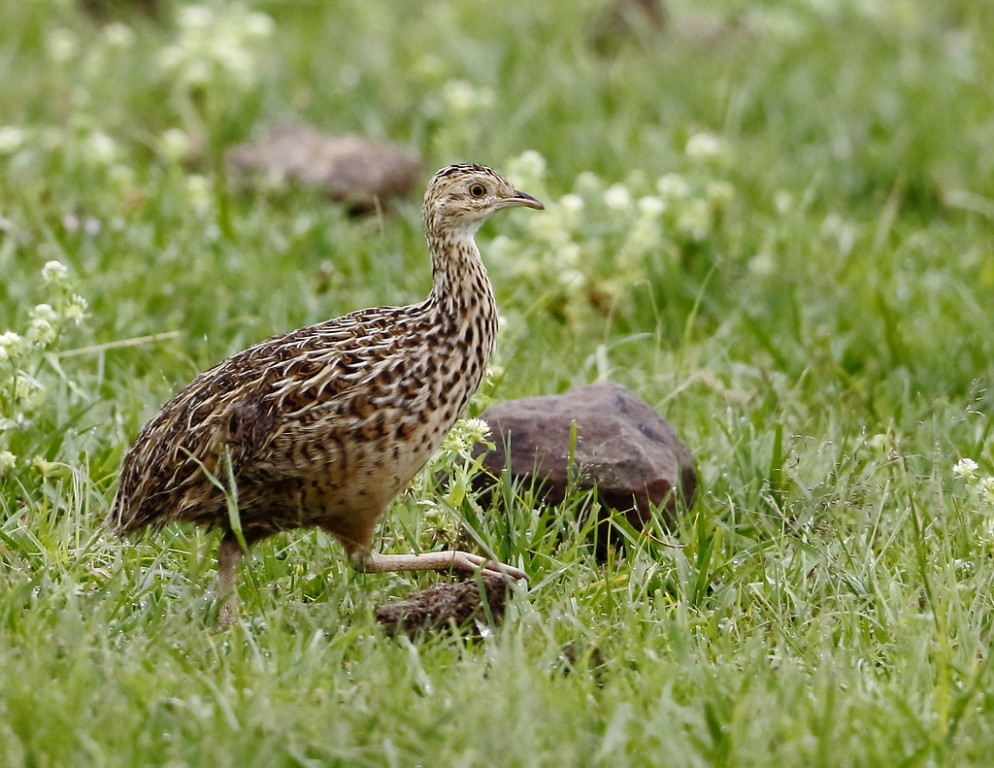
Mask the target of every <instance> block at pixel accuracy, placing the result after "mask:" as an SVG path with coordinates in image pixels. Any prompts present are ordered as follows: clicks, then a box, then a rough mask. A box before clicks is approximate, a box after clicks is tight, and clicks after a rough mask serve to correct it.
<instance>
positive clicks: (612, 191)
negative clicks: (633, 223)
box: [604, 183, 632, 211]
mask: <svg viewBox="0 0 994 768" xmlns="http://www.w3.org/2000/svg"><path fill="white" fill-rule="evenodd" d="M604 205H606V206H607V207H608V208H610V209H611V210H612V211H627V210H628V209H629V208H630V207H631V205H632V193H631V192H629V191H628V187H626V186H625V185H624V184H620V183H619V184H612V185H611V186H610V187H608V188H607V189H606V190H604Z"/></svg>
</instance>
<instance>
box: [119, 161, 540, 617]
mask: <svg viewBox="0 0 994 768" xmlns="http://www.w3.org/2000/svg"><path fill="white" fill-rule="evenodd" d="M512 207H524V208H532V209H535V210H543V209H544V206H543V204H542V203H541V202H540V201H539V200H537V199H536V198H534V197H532V196H531V195H529V194H527V193H525V192H522V191H520V190H518V189H516V188H515V187H514V186H513V185H512V184H511V183H510V182H509V181H508V180H507V179H505V178H504V177H503V176H501V175H500V174H499V173H498V172H497V171H495V170H493V169H492V168H489V167H487V166H484V165H477V164H457V165H450V166H447V167H445V168H442V169H441V170H439V171H438V172H437V173H435V174H434V176H433V177H432V178H431V181H430V182H429V184H428V187H427V191H426V192H425V196H424V204H423V207H422V213H423V219H424V233H425V241H426V244H427V248H428V252H429V255H430V257H431V271H432V287H431V290H430V292H429V293H428V296H427V298H425V299H424V300H423V301H421V302H419V303H416V304H411V305H408V306H383V307H376V308H370V309H360V310H357V311H354V312H351V313H349V314H346V315H342V316H340V317H335V318H332V319H330V320H326V321H324V322H319V323H316V324H314V325H308V326H305V327H303V328H299V329H297V330H292V331H289V332H286V333H282V334H279V335H276V336H272V337H271V338H269V339H266V340H265V341H261V342H259V343H257V344H255V345H254V346H251V347H248V348H247V349H245V350H243V351H241V352H238V353H236V354H234V355H233V356H231V357H228V358H227V359H225V360H223V361H222V362H220V363H218V364H217V365H215V366H214V367H213V368H210V369H208V370H206V371H204V372H203V373H201V374H200V375H198V376H197V377H196V378H194V379H193V381H191V382H190V383H189V384H187V385H186V386H185V387H183V388H182V389H181V390H180V391H179V392H178V393H177V394H176V395H175V396H174V397H173V398H172V399H171V400H169V401H168V402H167V403H166V404H165V405H164V406H162V408H161V409H159V411H158V412H156V413H155V414H154V415H153V416H152V418H151V419H149V421H148V422H147V423H146V425H145V426H144V428H143V429H142V430H141V431H140V433H139V434H138V436H137V437H136V438H135V440H134V442H133V443H132V445H131V447H130V448H129V450H128V451H127V453H126V454H125V457H124V459H123V461H122V464H121V470H120V473H119V477H118V488H117V491H116V493H115V496H114V499H113V501H112V503H111V507H110V511H109V513H108V523H109V525H110V526H111V528H112V529H113V530H114V531H115V532H116V533H117V534H118V535H120V536H123V537H126V536H128V535H133V534H137V533H141V532H145V531H151V532H155V531H157V530H159V529H161V528H162V527H163V526H165V525H167V524H169V523H172V522H175V521H179V522H187V523H193V524H197V525H201V526H204V527H207V528H209V529H219V530H220V532H221V536H220V543H219V545H218V550H217V560H218V575H217V600H218V604H219V606H220V607H219V609H218V624H219V625H220V626H221V627H222V628H223V627H226V626H229V625H230V624H231V623H232V622H234V621H236V620H237V616H238V597H237V591H236V578H237V571H238V568H239V564H240V562H241V560H242V559H243V556H244V554H245V553H246V552H247V551H248V549H249V548H250V547H251V546H252V545H253V544H255V543H257V542H258V541H260V540H262V539H264V538H266V537H268V536H271V535H273V534H276V533H278V532H281V531H287V530H293V529H297V528H308V527H312V528H313V527H316V528H319V529H321V530H323V531H325V532H327V533H328V534H330V535H331V536H332V537H334V538H335V539H336V540H337V541H339V542H340V543H341V545H342V546H343V547H344V549H345V553H346V555H347V557H348V562H349V564H350V565H351V567H352V568H353V569H354V570H356V571H359V572H366V573H377V572H386V571H419V570H428V571H439V572H459V573H475V572H477V571H483V572H485V573H499V574H502V575H503V576H504V577H505V578H508V579H512V580H518V579H527V574H526V573H525V572H524V571H522V570H521V569H519V568H516V567H514V566H512V565H507V564H504V563H499V562H495V561H493V560H489V559H487V558H485V557H482V556H480V555H477V554H473V553H469V552H464V551H458V550H449V551H442V552H421V553H411V554H381V553H379V552H375V551H374V550H373V537H374V531H375V526H376V524H377V522H378V521H379V520H380V519H381V518H382V517H383V516H384V515H385V513H386V512H387V508H388V506H389V504H390V502H391V501H392V500H393V499H394V498H395V497H396V496H397V495H398V494H399V493H400V492H401V491H402V490H403V489H404V488H405V487H406V486H407V485H408V483H409V482H410V481H411V480H412V479H413V477H414V476H415V475H416V474H417V472H418V471H419V470H420V469H421V468H422V467H423V466H424V464H425V463H426V462H427V460H428V459H429V458H430V457H431V456H432V454H433V453H434V452H435V451H436V449H437V448H438V447H439V445H440V443H441V442H442V439H443V438H444V437H445V435H446V434H447V433H448V432H449V430H450V429H451V428H452V426H453V424H454V423H455V421H456V420H457V419H458V418H459V417H460V415H461V414H462V413H463V411H464V410H465V409H466V406H467V404H468V403H469V401H470V398H471V397H472V396H473V394H474V393H475V391H476V389H477V387H478V386H479V384H480V381H481V379H482V378H483V375H484V372H485V370H486V367H487V364H488V362H489V360H490V357H491V355H492V354H493V351H494V344H495V337H496V333H497V321H498V315H497V305H496V302H495V298H494V292H493V287H492V285H491V283H490V279H489V277H488V275H487V270H486V267H485V266H484V263H483V260H482V258H481V256H480V251H479V249H478V247H477V245H476V241H475V235H476V233H477V231H478V230H479V228H480V226H481V225H482V224H483V223H484V222H485V221H486V220H487V219H488V218H489V217H490V215H491V214H493V213H495V212H497V211H499V210H501V209H504V208H512Z"/></svg>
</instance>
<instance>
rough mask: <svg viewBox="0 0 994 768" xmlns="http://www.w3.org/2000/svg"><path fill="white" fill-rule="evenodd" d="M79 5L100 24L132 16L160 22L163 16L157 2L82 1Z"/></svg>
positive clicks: (141, 0)
mask: <svg viewBox="0 0 994 768" xmlns="http://www.w3.org/2000/svg"><path fill="white" fill-rule="evenodd" d="M80 4H81V5H82V7H83V10H85V11H86V12H87V13H88V14H89V15H90V16H91V17H92V18H93V19H94V20H96V21H98V22H101V23H102V22H106V21H110V20H111V19H117V18H121V17H125V16H132V15H143V16H148V17H149V18H152V19H156V20H161V19H162V16H163V14H162V4H161V3H160V2H159V0H82V2H81V3H80Z"/></svg>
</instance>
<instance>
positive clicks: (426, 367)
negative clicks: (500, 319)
mask: <svg viewBox="0 0 994 768" xmlns="http://www.w3.org/2000/svg"><path fill="white" fill-rule="evenodd" d="M482 298H484V299H487V298H488V297H482ZM483 304H484V306H483V307H482V314H480V313H479V312H478V313H477V314H480V316H479V317H477V318H476V319H472V321H471V322H466V321H465V319H463V321H462V322H460V321H459V320H453V319H452V318H447V317H446V316H445V315H444V314H440V313H439V311H438V307H437V306H436V305H435V303H434V302H433V301H432V300H431V299H429V300H427V301H425V302H422V303H421V304H416V305H412V306H408V307H385V308H376V309H369V310H362V311H359V312H354V313H352V314H349V315H345V316H343V317H339V318H335V319H334V320H330V321H327V322H325V323H320V324H318V325H314V326H308V327H306V328H302V329H299V330H296V331H292V332H290V333H286V334H282V335H280V336H275V337H273V338H270V339H268V340H266V341H263V342H261V343H259V344H257V345H255V346H253V347H250V348H248V349H246V350H244V351H243V352H240V353H238V354H236V355H234V356H233V357H230V358H228V359H227V360H225V361H223V362H222V363H220V364H218V365H217V366H215V367H214V368H211V369H210V370H208V371H205V372H204V373H202V374H201V375H200V376H198V377H197V378H196V379H194V381H192V382H191V383H190V384H189V385H187V386H186V387H184V388H183V389H182V390H181V391H180V392H179V393H178V394H177V395H176V396H175V397H174V398H173V399H172V400H171V401H169V402H168V403H167V404H166V405H165V406H163V407H162V409H161V410H160V411H159V412H158V413H156V414H155V416H154V417H153V418H152V419H151V420H150V421H149V422H148V424H147V425H146V426H145V428H144V429H143V430H142V432H141V433H140V434H139V436H138V438H137V439H136V440H135V442H134V444H133V446H132V447H131V450H130V451H129V452H128V454H127V456H126V457H125V460H124V464H123V466H122V470H121V477H120V485H119V489H118V492H117V496H116V497H115V500H114V504H113V506H112V510H111V521H112V524H113V525H114V526H115V528H116V529H117V530H118V531H119V532H120V533H128V532H131V531H136V530H141V529H143V528H145V527H152V528H158V527H161V526H162V525H164V524H166V523H168V522H170V521H173V520H187V521H192V522H197V523H202V524H207V525H212V526H214V525H225V524H226V523H227V497H226V491H227V492H228V493H230V492H232V491H235V492H237V500H238V509H239V514H240V517H241V525H242V526H243V528H246V529H250V530H253V529H255V530H256V533H257V534H258V535H266V534H268V533H273V532H275V531H278V530H283V529H288V528H294V527H299V526H303V525H326V524H329V521H331V520H332V518H335V517H336V516H342V515H347V514H355V513H357V512H359V513H363V514H365V515H366V516H369V517H375V516H376V515H378V514H379V513H380V512H382V510H383V509H384V508H385V506H386V504H387V503H388V502H389V500H390V499H391V498H392V497H393V496H394V495H396V494H397V493H398V492H399V491H400V490H401V489H402V488H403V487H404V486H405V485H406V484H407V482H408V481H409V480H410V479H411V477H413V475H414V474H415V473H416V472H417V471H418V469H420V467H421V466H422V465H423V464H424V463H425V461H427V459H428V458H429V457H430V456H431V454H432V453H433V452H434V450H435V449H436V448H437V447H438V444H439V443H440V442H441V440H442V438H443V437H444V435H445V434H446V432H447V431H448V430H449V428H450V427H451V426H452V424H453V423H454V421H455V420H456V418H457V417H458V416H459V414H460V413H461V412H462V410H463V408H464V407H465V405H466V403H467V401H468V400H469V398H470V397H471V396H472V393H473V392H474V391H475V390H476V387H477V386H478V384H479V381H480V378H481V377H482V375H483V370H484V368H485V365H486V361H487V359H488V358H489V355H490V352H491V349H492V343H493V342H492V337H493V332H494V330H495V324H496V317H495V315H493V313H492V312H491V311H490V309H491V308H492V298H491V299H490V300H489V301H486V302H484V303H483ZM470 314H472V313H470ZM492 315H493V316H492ZM467 334H468V335H469V336H470V337H471V339H472V340H474V341H475V342H476V343H474V344H468V343H466V338H465V336H466V335H467ZM230 480H234V483H233V484H232V483H230ZM229 486H231V487H230V488H229ZM329 527H334V526H333V525H330V526H329Z"/></svg>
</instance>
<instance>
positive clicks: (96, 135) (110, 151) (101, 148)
mask: <svg viewBox="0 0 994 768" xmlns="http://www.w3.org/2000/svg"><path fill="white" fill-rule="evenodd" d="M86 153H87V155H88V156H89V159H90V160H92V161H93V162H94V163H95V164H97V165H110V164H111V163H113V162H114V160H115V159H116V158H117V142H116V141H114V139H112V138H111V137H110V136H108V135H107V134H106V133H104V132H103V131H94V132H93V133H91V134H90V136H89V138H88V139H87V141H86Z"/></svg>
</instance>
